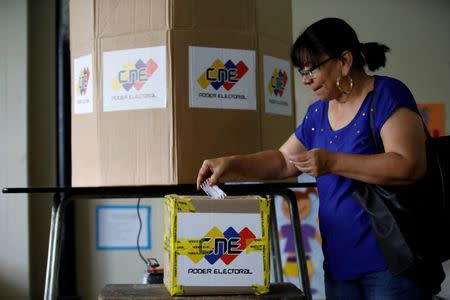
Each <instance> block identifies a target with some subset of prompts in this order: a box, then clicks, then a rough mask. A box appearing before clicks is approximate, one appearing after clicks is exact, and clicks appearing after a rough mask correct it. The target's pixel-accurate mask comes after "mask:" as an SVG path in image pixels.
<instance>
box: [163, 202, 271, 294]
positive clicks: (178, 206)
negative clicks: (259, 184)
mask: <svg viewBox="0 0 450 300" xmlns="http://www.w3.org/2000/svg"><path fill="white" fill-rule="evenodd" d="M164 204H165V209H164V213H165V216H164V220H165V224H164V225H165V226H164V250H165V251H164V252H165V254H164V267H165V268H164V285H165V286H166V288H167V289H168V291H169V293H170V294H171V295H214V294H265V293H267V292H268V291H269V281H270V278H269V276H270V275H269V274H270V270H269V249H270V245H269V228H268V227H269V213H270V205H269V200H268V199H265V198H261V197H257V196H243V197H226V199H223V200H211V199H210V198H209V197H203V196H178V195H168V196H166V197H165V202H164Z"/></svg>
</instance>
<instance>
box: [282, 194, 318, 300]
mask: <svg viewBox="0 0 450 300" xmlns="http://www.w3.org/2000/svg"><path fill="white" fill-rule="evenodd" d="M286 196H287V197H288V199H289V210H290V214H291V217H292V219H291V223H292V231H293V236H294V245H295V251H296V254H297V259H298V274H299V276H300V280H301V283H302V286H303V292H304V293H305V296H306V299H307V300H312V295H311V287H310V285H309V276H308V269H307V266H306V258H305V252H304V251H303V238H302V230H301V221H300V216H299V214H298V207H297V199H296V198H295V193H294V192H293V191H291V190H288V192H287V193H286Z"/></svg>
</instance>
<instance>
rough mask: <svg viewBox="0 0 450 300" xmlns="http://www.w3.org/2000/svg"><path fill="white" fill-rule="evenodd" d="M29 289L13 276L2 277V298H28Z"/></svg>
mask: <svg viewBox="0 0 450 300" xmlns="http://www.w3.org/2000/svg"><path fill="white" fill-rule="evenodd" d="M27 284H28V283H27ZM27 290H28V289H25V288H24V287H23V286H22V285H21V284H20V282H15V281H14V279H12V278H6V277H4V276H3V277H1V278H0V299H14V300H28V299H29V295H28V294H27Z"/></svg>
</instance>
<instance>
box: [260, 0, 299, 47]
mask: <svg viewBox="0 0 450 300" xmlns="http://www.w3.org/2000/svg"><path fill="white" fill-rule="evenodd" d="M291 2H292V1H291V0H277V1H273V0H257V1H256V24H257V25H256V31H257V32H258V33H259V34H263V35H265V36H267V37H269V38H271V39H274V40H280V41H284V42H287V43H292V7H291V6H292V3H291Z"/></svg>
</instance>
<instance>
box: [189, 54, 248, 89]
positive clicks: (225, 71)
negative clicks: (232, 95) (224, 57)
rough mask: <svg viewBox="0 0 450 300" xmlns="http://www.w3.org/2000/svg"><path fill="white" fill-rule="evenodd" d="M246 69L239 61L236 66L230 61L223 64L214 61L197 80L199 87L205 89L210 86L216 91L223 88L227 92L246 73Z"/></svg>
mask: <svg viewBox="0 0 450 300" xmlns="http://www.w3.org/2000/svg"><path fill="white" fill-rule="evenodd" d="M247 71H248V67H247V65H246V64H245V63H244V62H243V61H242V60H241V61H239V62H238V63H237V64H234V63H233V62H232V61H231V60H228V61H227V62H226V63H225V64H224V63H223V62H222V61H221V60H220V59H216V60H215V61H214V62H213V63H212V64H211V66H210V67H209V68H207V69H206V71H205V72H203V73H202V74H201V75H200V77H199V78H198V80H197V82H198V83H199V85H200V86H201V87H202V88H203V89H206V88H207V87H208V86H209V85H211V86H212V87H213V88H214V89H215V90H216V91H217V90H218V89H219V88H220V87H222V86H223V87H224V89H225V90H227V91H229V90H231V89H232V88H233V86H234V85H235V84H236V82H238V81H239V80H240V79H241V78H242V77H243V76H244V75H245V73H247Z"/></svg>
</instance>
